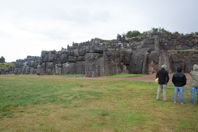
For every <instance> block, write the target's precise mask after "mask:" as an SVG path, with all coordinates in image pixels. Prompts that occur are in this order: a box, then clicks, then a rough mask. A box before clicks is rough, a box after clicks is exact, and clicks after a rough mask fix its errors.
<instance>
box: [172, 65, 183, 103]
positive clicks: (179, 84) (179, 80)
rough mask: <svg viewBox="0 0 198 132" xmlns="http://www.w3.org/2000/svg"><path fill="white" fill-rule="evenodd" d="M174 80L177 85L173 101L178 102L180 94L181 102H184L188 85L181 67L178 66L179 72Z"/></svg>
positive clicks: (174, 76)
mask: <svg viewBox="0 0 198 132" xmlns="http://www.w3.org/2000/svg"><path fill="white" fill-rule="evenodd" d="M172 82H173V84H174V86H175V88H174V97H173V102H174V103H176V102H177V97H178V94H179V96H180V104H184V86H185V85H186V76H185V74H184V73H183V72H182V69H181V68H180V67H178V68H177V72H176V73H175V74H174V75H173V77H172Z"/></svg>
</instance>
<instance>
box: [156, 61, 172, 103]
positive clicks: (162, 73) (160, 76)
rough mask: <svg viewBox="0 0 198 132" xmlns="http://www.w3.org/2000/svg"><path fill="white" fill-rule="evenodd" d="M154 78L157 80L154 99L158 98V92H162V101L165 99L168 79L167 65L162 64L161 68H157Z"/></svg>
mask: <svg viewBox="0 0 198 132" xmlns="http://www.w3.org/2000/svg"><path fill="white" fill-rule="evenodd" d="M156 79H157V80H158V89H157V97H156V99H157V100H159V99H160V94H161V92H163V101H166V100H167V99H166V88H167V83H168V81H169V75H168V71H167V65H162V66H161V70H159V71H158V72H157V74H156Z"/></svg>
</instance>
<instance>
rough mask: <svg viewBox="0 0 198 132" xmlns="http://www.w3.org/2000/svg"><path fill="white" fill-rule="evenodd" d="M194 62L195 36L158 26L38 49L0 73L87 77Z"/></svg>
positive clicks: (186, 65) (185, 65)
mask: <svg viewBox="0 0 198 132" xmlns="http://www.w3.org/2000/svg"><path fill="white" fill-rule="evenodd" d="M196 63H198V36H196V35H193V34H190V35H181V34H178V33H174V34H165V33H161V32H159V31H158V30H153V31H152V32H147V33H146V34H144V35H143V36H141V37H134V38H131V39H129V40H125V39H120V38H118V39H117V40H110V41H108V40H102V39H98V38H96V39H92V40H91V41H88V42H84V43H74V44H73V45H72V46H68V47H67V49H62V50H60V51H42V53H41V57H30V56H29V57H27V58H26V59H24V60H17V61H16V66H15V67H12V68H11V69H9V70H7V72H1V71H0V73H1V74H2V73H15V74H36V73H37V74H85V75H86V76H88V77H96V76H104V75H113V74H119V73H144V74H146V73H155V72H156V71H157V70H158V69H159V67H160V65H162V64H167V65H168V69H169V71H170V72H173V71H175V69H176V67H177V66H181V67H182V68H183V69H184V72H189V71H190V70H191V69H192V65H193V64H196Z"/></svg>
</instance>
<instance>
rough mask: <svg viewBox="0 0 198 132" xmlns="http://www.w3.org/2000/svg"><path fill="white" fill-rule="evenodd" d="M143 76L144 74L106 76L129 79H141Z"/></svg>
mask: <svg viewBox="0 0 198 132" xmlns="http://www.w3.org/2000/svg"><path fill="white" fill-rule="evenodd" d="M142 76H145V74H117V75H111V76H106V77H109V78H130V77H142Z"/></svg>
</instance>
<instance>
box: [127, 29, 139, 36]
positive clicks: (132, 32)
mask: <svg viewBox="0 0 198 132" xmlns="http://www.w3.org/2000/svg"><path fill="white" fill-rule="evenodd" d="M138 36H141V33H140V32H139V31H137V30H134V31H128V32H127V33H126V37H127V38H132V37H138Z"/></svg>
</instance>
